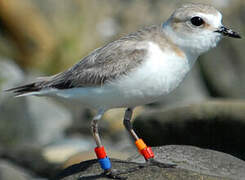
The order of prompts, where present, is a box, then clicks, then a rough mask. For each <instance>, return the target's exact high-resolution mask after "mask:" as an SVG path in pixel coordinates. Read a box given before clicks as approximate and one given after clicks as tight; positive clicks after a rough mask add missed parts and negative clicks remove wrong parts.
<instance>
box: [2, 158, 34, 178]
mask: <svg viewBox="0 0 245 180" xmlns="http://www.w3.org/2000/svg"><path fill="white" fill-rule="evenodd" d="M0 179H2V180H14V179H18V180H29V179H33V176H32V174H31V172H29V171H27V170H26V169H24V168H22V167H19V166H17V165H15V164H13V163H11V162H9V161H6V160H3V159H0Z"/></svg>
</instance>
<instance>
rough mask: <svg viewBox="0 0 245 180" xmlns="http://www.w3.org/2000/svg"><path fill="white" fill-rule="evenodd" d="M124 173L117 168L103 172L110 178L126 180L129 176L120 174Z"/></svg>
mask: <svg viewBox="0 0 245 180" xmlns="http://www.w3.org/2000/svg"><path fill="white" fill-rule="evenodd" d="M121 174H122V173H121V172H119V171H117V170H115V169H108V170H105V171H104V172H103V175H104V176H106V177H107V178H110V179H118V180H125V179H127V177H122V176H120V175H121Z"/></svg>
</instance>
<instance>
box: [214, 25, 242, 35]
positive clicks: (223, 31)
mask: <svg viewBox="0 0 245 180" xmlns="http://www.w3.org/2000/svg"><path fill="white" fill-rule="evenodd" d="M214 32H217V33H221V34H223V36H229V37H233V38H242V37H241V36H240V35H239V34H238V33H237V32H234V31H232V30H231V29H228V28H226V27H225V26H221V27H220V28H219V29H218V30H216V31H214Z"/></svg>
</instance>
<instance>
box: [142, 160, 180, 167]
mask: <svg viewBox="0 0 245 180" xmlns="http://www.w3.org/2000/svg"><path fill="white" fill-rule="evenodd" d="M142 166H143V167H146V166H157V167H160V168H175V167H176V166H177V165H176V164H167V163H163V162H160V161H157V160H155V159H154V158H150V159H148V160H146V162H145V163H144V164H143V165H142Z"/></svg>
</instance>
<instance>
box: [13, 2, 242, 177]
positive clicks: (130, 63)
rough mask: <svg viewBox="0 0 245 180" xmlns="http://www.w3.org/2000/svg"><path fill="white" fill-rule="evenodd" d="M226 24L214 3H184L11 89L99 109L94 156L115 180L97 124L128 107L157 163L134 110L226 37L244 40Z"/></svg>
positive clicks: (144, 150)
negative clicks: (70, 63) (67, 66)
mask: <svg viewBox="0 0 245 180" xmlns="http://www.w3.org/2000/svg"><path fill="white" fill-rule="evenodd" d="M221 21H222V15H221V13H220V12H219V11H218V10H216V9H215V8H214V7H212V6H210V5H205V4H196V3H190V4H184V5H182V6H181V7H180V8H178V9H176V10H175V11H174V12H173V14H172V15H171V16H170V18H169V19H168V20H167V21H166V22H164V23H162V24H159V25H154V26H150V27H146V28H143V29H140V30H138V31H137V32H135V33H131V34H129V35H126V36H124V37H122V38H120V39H118V40H116V41H113V42H111V43H108V44H106V45H105V46H103V47H101V48H98V49H95V50H94V51H93V52H91V53H90V54H89V55H88V56H86V57H84V58H83V59H82V60H81V61H80V62H78V63H77V64H75V65H74V66H73V67H71V68H70V69H68V70H66V71H64V72H61V73H59V74H56V75H54V76H51V77H45V78H41V79H39V80H38V81H36V82H33V83H31V84H27V85H24V86H20V87H16V88H13V89H10V90H9V91H12V92H14V93H15V94H16V95H17V96H29V95H37V96H58V97H61V98H64V99H72V100H76V101H80V102H81V103H83V104H84V105H87V106H89V107H92V108H95V109H96V110H98V113H97V115H96V116H94V118H93V119H92V123H91V130H92V134H93V136H94V139H95V142H96V145H97V147H96V148H95V152H96V155H97V157H98V160H99V163H100V165H101V168H102V169H103V170H104V171H105V172H106V174H107V175H109V176H112V177H114V175H113V171H112V170H111V169H112V168H111V163H110V160H109V158H108V157H107V155H106V153H105V149H104V147H103V145H102V142H101V139H100V136H99V132H98V121H99V120H100V119H101V117H102V116H103V114H104V113H105V111H106V110H108V109H111V108H121V107H125V108H126V112H125V116H124V125H125V127H126V129H127V130H128V131H129V133H130V134H131V135H132V137H133V138H134V139H135V143H136V146H137V148H138V150H139V152H140V153H141V154H142V155H143V156H144V158H145V160H146V161H147V162H155V161H153V160H154V154H153V152H152V150H151V148H150V147H148V146H147V145H146V144H145V143H144V142H143V140H142V139H140V138H139V137H138V136H137V135H136V133H135V132H134V130H133V128H132V126H131V123H130V120H131V117H132V112H133V109H134V107H136V106H139V105H143V104H148V103H152V102H155V101H157V100H158V99H159V98H161V97H162V96H165V95H166V94H168V93H170V92H171V91H172V90H174V89H175V88H176V87H177V86H178V85H179V84H180V82H181V81H182V80H183V79H184V77H185V76H186V74H187V73H188V72H189V71H190V69H191V68H192V66H193V64H194V63H195V61H196V59H197V58H198V56H199V55H201V54H202V53H204V52H206V51H208V50H209V49H210V48H213V47H215V46H216V45H217V43H218V42H219V40H220V39H221V38H222V36H229V37H233V38H241V37H240V36H239V34H238V33H236V32H234V31H232V30H231V29H228V28H226V27H224V26H223V25H222V23H221ZM166 167H168V166H166Z"/></svg>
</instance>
